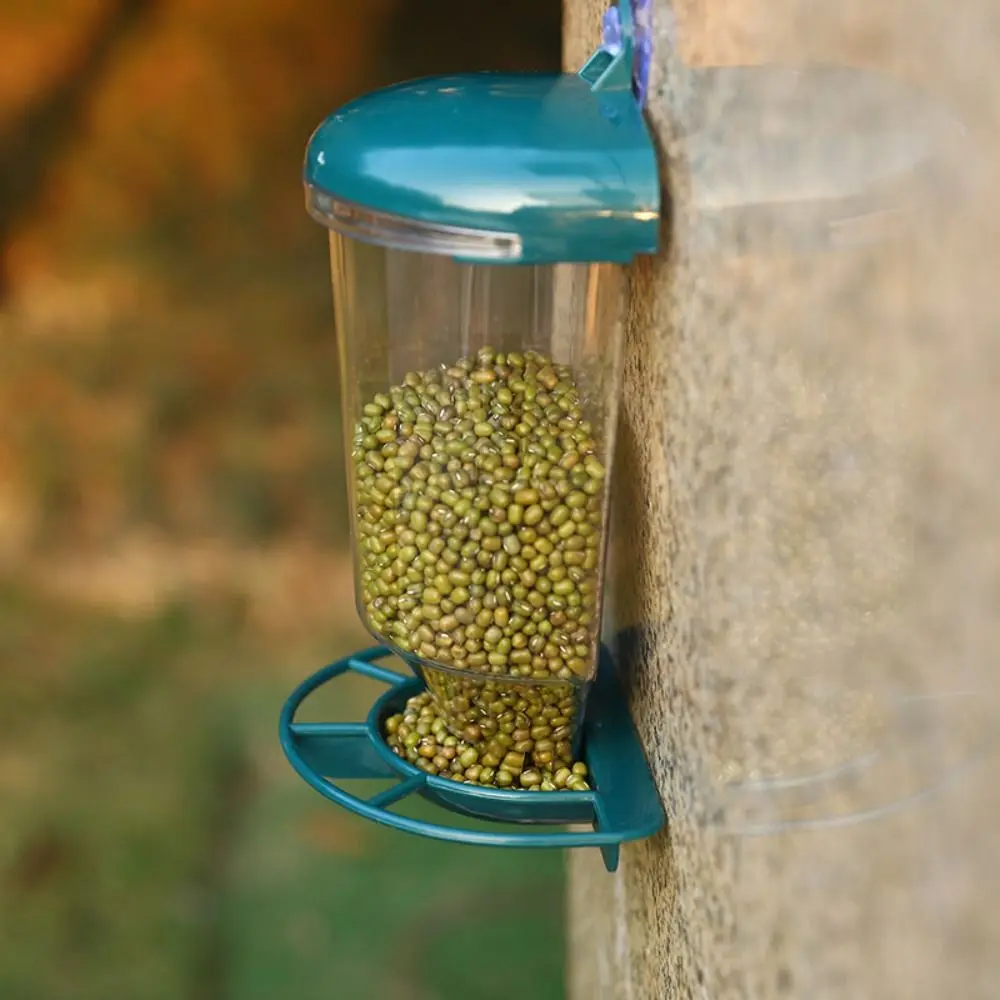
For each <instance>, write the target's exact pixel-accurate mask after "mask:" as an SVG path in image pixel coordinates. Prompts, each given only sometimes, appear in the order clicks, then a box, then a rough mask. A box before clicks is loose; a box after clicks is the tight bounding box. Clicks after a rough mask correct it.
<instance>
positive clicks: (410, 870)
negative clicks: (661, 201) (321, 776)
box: [0, 0, 563, 1000]
mask: <svg viewBox="0 0 1000 1000" xmlns="http://www.w3.org/2000/svg"><path fill="white" fill-rule="evenodd" d="M121 17H124V18H125V20H126V21H127V24H126V25H125V27H124V28H123V27H121V25H120V24H119V27H118V28H114V27H113V25H112V22H113V21H114V20H115V18H121ZM109 25H112V26H111V27H109ZM115 31H117V32H118V34H114V32H115ZM109 32H110V34H109ZM109 39H110V41H109ZM102 46H103V47H102ZM558 61H559V4H558V2H547V3H545V4H542V5H539V4H537V3H527V2H515V3H511V4H507V5H504V6H503V7H496V6H493V5H491V6H486V5H475V4H467V3H456V2H452V0H448V2H441V3H435V4H433V5H427V4H414V3H406V2H405V0H370V2H366V3H364V4H358V3H353V4H352V3H347V2H346V0H343V2H340V0H337V2H335V0H269V2H257V3H253V2H250V0H217V2H215V3H212V4H207V5H206V4H202V3H198V2H196V0H7V2H5V3H4V5H3V7H2V10H0V428H2V433H0V997H2V998H3V1000H61V998H64V997H66V998H69V997H73V998H74V1000H88V998H91V997H93V998H95V1000H96V998H101V1000H119V998H122V1000H124V998H132V997H142V998H143V1000H159V998H163V1000H200V998H202V997H204V998H209V997H211V998H213V1000H225V998H233V1000H250V998H257V997H260V998H264V997H272V996H279V995H281V996H284V995H295V996H298V997H300V998H303V1000H305V998H311V997H316V998H320V997H329V996H336V997H338V1000H340V998H343V1000H351V998H353V997H373V996H384V997H390V998H391V997H399V998H402V1000H408V998H415V1000H438V998H441V1000H444V998H450V997H457V996H464V997H470V998H480V997H481V998H484V1000H487V998H492V997H512V996H516V997H519V998H524V1000H530V998H532V997H539V998H542V997H544V998H546V1000H548V998H554V997H557V996H558V995H560V992H561V989H562V987H561V982H562V950H563V949H562V936H561V935H562V930H561V927H562V914H561V861H560V859H559V857H558V856H556V855H547V854H542V855H533V854H522V853H520V852H517V853H504V852H482V851H471V852H466V851H460V850H456V849H455V848H448V847H444V846H440V845H436V844H433V843H430V842H426V843H425V842H414V841H412V840H409V839H407V838H404V837H401V836H395V835H393V834H391V833H388V832H386V831H382V830H372V829H368V828H361V827H359V825H357V824H355V823H354V822H353V821H352V819H351V818H350V817H348V816H346V815H341V814H340V813H339V812H337V811H336V810H334V809H333V808H332V807H331V808H330V809H327V808H324V806H323V803H322V800H320V799H319V798H318V797H317V796H316V795H315V794H314V793H312V792H310V791H309V789H308V788H306V786H305V785H303V784H301V783H300V782H299V781H298V780H297V779H296V778H295V777H294V776H293V775H292V773H291V771H290V770H289V769H288V768H287V766H286V765H285V764H284V762H283V759H282V758H281V757H280V753H279V751H278V748H277V745H276V740H275V720H276V715H277V711H278V709H279V707H280V703H281V701H282V699H283V697H284V696H285V694H286V693H287V692H288V691H289V690H290V688H291V687H292V686H293V685H294V683H295V682H296V681H297V680H298V679H299V678H300V677H301V676H303V675H304V674H305V673H308V672H310V671H311V670H313V669H315V668H316V667H318V666H320V665H321V664H322V663H323V662H326V661H328V660H329V659H332V658H334V657H336V656H337V655H340V654H342V653H344V652H346V651H348V650H350V649H351V648H355V647H357V646H358V645H361V644H364V642H365V639H364V636H363V635H361V632H360V628H359V626H358V624H357V622H356V618H355V615H354V611H353V598H352V595H351V582H350V571H349V566H348V563H347V559H346V555H345V543H346V506H345V499H346V497H345V491H344V484H343V472H342V467H343V455H342V443H341V427H340V413H339V400H338V392H337V378H338V373H337V371H336V358H335V349H334V339H333V329H332V311H331V303H330V292H329V280H328V273H327V258H326V247H325V239H324V237H323V234H322V232H321V231H319V230H318V229H317V228H316V227H315V226H314V224H312V223H311V222H310V221H309V220H308V218H307V217H306V216H305V213H304V210H303V208H302V196H301V187H300V181H299V170H300V164H301V155H302V150H303V147H304V143H305V140H306V138H307V137H308V134H309V131H310V130H311V128H312V127H313V126H314V125H315V124H316V123H317V122H318V121H319V119H320V118H321V117H322V116H323V115H324V114H326V113H327V112H328V111H329V110H331V109H332V108H333V107H334V106H336V105H337V104H339V103H341V102H343V101H344V100H346V99H348V98H349V97H350V96H352V95H353V94H355V93H358V92H360V91H363V90H365V89H368V88H370V87H372V86H376V85H379V84H381V83H384V82H389V81H391V80H394V79H400V78H404V77H407V76H413V75H417V74H420V73H427V72H439V71H440V72H444V71H449V70H469V69H477V68H485V67H496V68H508V69H513V68H543V67H555V66H557V65H558ZM366 697H367V693H366V692H364V691H361V690H356V691H354V692H353V693H352V694H351V695H350V696H349V697H346V698H345V699H342V700H341V701H340V702H339V703H338V704H337V705H336V706H330V712H331V713H332V712H334V711H337V712H340V713H342V714H344V715H345V716H348V717H349V716H351V715H352V714H359V713H360V710H361V707H362V706H363V704H364V702H365V698H366ZM352 699H353V701H352ZM514 958H516V959H517V961H513V959H514ZM484 959H486V960H485V961H484ZM484 970H485V971H484Z"/></svg>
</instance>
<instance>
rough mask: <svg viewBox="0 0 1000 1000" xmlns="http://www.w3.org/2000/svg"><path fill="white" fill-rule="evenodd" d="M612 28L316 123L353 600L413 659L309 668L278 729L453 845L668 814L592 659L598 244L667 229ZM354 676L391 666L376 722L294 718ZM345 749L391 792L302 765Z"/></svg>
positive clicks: (616, 279) (600, 531)
mask: <svg viewBox="0 0 1000 1000" xmlns="http://www.w3.org/2000/svg"><path fill="white" fill-rule="evenodd" d="M621 27H622V32H621V38H620V39H619V41H618V44H617V45H616V46H615V47H614V48H613V49H604V48H602V49H600V50H598V52H597V53H595V55H594V56H593V57H592V58H591V59H590V60H589V61H588V63H587V65H586V66H585V67H584V68H583V70H582V71H581V72H580V74H579V75H574V74H556V75H546V76H543V75H535V74H531V75H517V76H507V75H498V74H473V75H466V76H452V77H441V78H434V79H428V80H418V81H415V82H411V83H406V84H401V85H398V86H395V87H390V88H388V89H386V90H383V91H380V92H376V93H373V94H369V95H366V96H364V97H361V98H359V99H358V100H355V101H353V102H351V103H350V104H348V105H347V106H345V107H344V108H342V109H341V110H340V111H338V112H337V113H335V114H333V115H332V116H331V117H329V118H328V119H327V120H326V121H325V122H324V123H323V124H322V125H321V126H320V127H319V128H318V129H317V130H316V132H315V134H314V135H313V137H312V139H311V141H310V144H309V149H308V152H307V157H306V167H305V181H306V200H307V206H308V209H309V211H310V213H311V214H312V216H313V217H314V218H315V219H317V220H318V221H319V222H321V223H322V224H323V225H324V226H325V227H326V228H327V229H328V230H329V231H330V249H331V262H332V272H333V286H334V303H335V310H336V319H337V328H338V338H339V346H340V360H341V376H342V380H343V382H342V396H343V405H344V422H345V425H346V427H347V433H348V449H349V451H350V453H351V461H350V463H349V467H348V487H349V491H350V496H351V512H352V519H353V531H352V538H353V550H354V559H355V584H356V598H357V606H358V611H359V614H360V616H361V618H362V620H363V622H364V623H365V625H366V627H367V628H368V630H369V631H370V632H371V633H372V635H373V636H375V638H376V639H377V640H378V641H379V642H380V643H382V644H384V646H385V647H386V648H387V649H390V650H391V651H392V652H393V653H395V654H396V655H398V656H399V657H401V658H402V659H403V660H404V661H405V662H406V663H407V664H408V665H409V666H410V667H411V668H412V669H413V670H414V672H415V673H416V674H417V675H418V677H419V680H414V681H412V682H410V683H409V684H406V685H401V684H400V683H399V681H398V678H396V677H395V675H391V676H387V675H386V674H385V672H384V671H379V670H377V669H376V668H374V667H373V666H371V665H370V663H369V659H370V658H369V659H366V658H365V657H354V658H349V659H348V660H347V661H344V662H343V663H341V664H339V665H337V666H335V667H333V668H328V670H327V671H324V672H323V673H321V674H320V675H317V677H315V678H313V679H312V680H311V681H309V682H307V683H306V685H305V686H304V687H303V688H301V689H300V690H299V692H298V693H297V694H296V695H295V696H293V698H292V701H291V702H290V703H289V705H290V706H291V707H289V708H286V713H285V716H284V717H283V723H282V726H283V729H282V733H283V740H284V745H285V748H286V751H288V753H289V756H290V758H291V760H292V762H293V764H294V765H295V766H296V768H297V769H298V770H299V771H300V773H302V774H303V775H304V776H305V777H306V778H307V780H308V781H309V782H310V783H311V784H312V785H313V786H314V787H316V788H318V789H319V790H320V791H322V792H323V793H324V794H326V795H327V796H328V797H330V798H332V799H334V801H338V802H340V803H341V804H343V805H348V806H349V807H351V808H354V809H355V810H356V811H358V812H360V813H362V814H363V815H366V816H369V818H373V819H378V820H380V821H382V822H391V823H392V825H396V826H398V827H400V828H401V829H407V830H409V831H410V832H419V833H430V834H431V835H434V836H439V837H445V838H446V839H461V840H467V841H469V842H478V843H500V844H504V845H512V844H533V845H535V846H545V845H549V846H572V845H574V844H577V845H579V844H596V845H599V846H601V847H602V848H605V849H606V855H605V857H606V861H607V862H608V864H609V865H611V864H612V863H613V859H614V857H615V856H616V852H615V850H614V847H613V845H615V844H617V843H618V842H620V841H622V840H625V839H630V838H633V837H635V836H645V835H648V834H650V833H652V832H653V831H654V830H655V829H656V828H657V827H658V826H659V825H660V823H661V822H662V811H661V810H660V808H659V804H658V802H657V801H656V796H655V792H654V791H653V790H652V785H651V781H650V778H649V774H648V771H647V769H646V764H645V761H644V759H643V757H642V754H641V751H640V750H639V749H638V744H637V742H636V739H635V736H634V734H633V733H632V731H631V723H630V722H629V719H628V716H627V713H625V712H624V709H623V708H622V707H621V703H620V699H618V698H617V696H616V694H615V691H616V689H615V686H614V680H613V678H612V677H611V675H610V674H609V673H608V671H609V670H610V667H609V666H608V665H607V664H605V665H604V667H603V668H602V669H603V674H604V676H600V677H599V676H598V663H599V661H600V655H599V653H600V642H599V635H600V619H601V605H602V591H603V579H602V574H603V563H604V551H605V535H606V523H607V517H606V512H607V506H608V497H609V476H608V474H607V470H609V469H610V468H611V460H612V449H613V444H614V437H615V425H616V416H617V408H618V398H619V394H620V386H621V364H622V328H621V319H622V313H623V310H622V307H621V306H622V302H621V296H622V292H623V287H624V283H623V280H622V279H623V274H622V269H621V268H620V267H617V266H615V265H618V264H622V263H627V262H628V261H631V260H632V259H633V258H634V257H635V256H636V255H637V254H644V253H653V252H655V251H656V249H657V246H658V238H659V225H660V194H659V178H658V176H657V168H656V157H655V154H654V150H653V146H652V143H651V141H650V138H649V135H648V133H647V131H646V127H645V123H644V122H643V118H642V115H641V112H640V110H639V108H638V106H637V103H636V101H635V98H634V96H633V93H632V89H631V88H632V62H633V44H632V30H631V16H630V13H629V6H628V4H627V3H626V4H624V5H623V6H622V9H621ZM566 303H568V305H564V304H566ZM345 669H354V670H360V671H361V672H363V673H368V674H369V675H373V676H379V677H381V678H382V679H388V680H391V681H392V683H393V687H392V688H391V690H390V692H389V693H388V694H387V695H386V696H385V697H384V698H382V699H381V700H380V701H379V702H378V703H377V705H376V707H375V709H373V712H372V714H371V716H370V718H369V723H368V725H367V727H364V726H359V727H354V728H353V729H350V730H349V731H345V730H342V729H339V728H338V727H332V728H330V727H327V728H326V729H324V730H323V731H322V732H321V733H317V732H316V731H310V730H308V729H303V728H302V727H297V728H296V727H294V726H293V725H292V723H291V714H292V713H293V712H294V706H295V704H297V700H301V698H302V697H303V696H304V695H305V694H306V693H308V691H309V690H311V689H312V687H314V686H316V685H317V684H319V683H323V682H325V680H327V679H329V678H330V677H332V676H334V675H335V674H336V673H338V672H342V671H343V670H345ZM421 682H422V683H423V685H426V687H427V688H428V689H429V690H430V692H431V693H432V694H433V696H434V705H435V711H436V712H437V713H438V714H437V717H436V718H434V719H433V723H434V726H433V728H432V726H431V721H432V720H431V717H430V716H427V717H426V718H425V717H423V716H421V717H420V718H419V719H417V718H416V717H414V718H415V721H414V724H413V727H412V731H411V726H410V724H409V723H407V722H406V721H405V719H404V720H403V722H400V721H399V720H398V718H395V717H394V718H395V722H394V725H397V726H399V727H400V732H402V727H403V726H405V727H406V730H407V731H406V733H405V739H402V740H401V739H399V738H398V737H397V734H396V733H395V731H393V733H392V734H391V736H390V737H389V740H390V742H391V747H392V748H394V749H395V750H396V751H397V753H393V752H392V749H391V748H390V746H389V745H387V743H386V742H385V741H384V740H383V734H382V732H381V731H380V729H379V727H380V725H382V724H383V723H385V722H386V719H387V718H388V717H389V716H392V714H393V713H392V712H390V711H389V709H390V707H391V708H393V709H394V710H395V711H396V713H399V712H401V711H402V710H403V709H404V708H405V707H406V705H407V698H408V697H410V696H413V695H416V694H418V693H419V692H420V691H421V690H422V689H423V688H422V684H421ZM592 687H594V688H595V689H596V691H597V694H596V695H595V698H594V699H593V700H592V702H591V704H590V705H589V706H588V710H587V713H588V714H587V717H586V720H584V717H583V711H584V705H585V702H586V699H587V696H588V693H589V692H590V689H591V688H592ZM411 704H412V703H411ZM421 720H422V721H421ZM460 740H463V741H467V743H468V745H466V743H460V742H459V741H460ZM317 741H318V742H317ZM317 747H319V748H320V751H321V752H320V751H317ZM463 748H464V749H463ZM581 748H582V753H583V754H584V760H583V761H577V762H576V768H577V770H576V772H573V771H572V770H571V769H570V765H572V764H573V763H574V755H576V754H577V753H579V752H581ZM466 758H468V760H470V761H474V763H471V764H469V765H468V766H467V767H466V765H465V764H464V760H465V759H466ZM362 761H363V762H364V763H365V764H366V766H368V765H370V768H369V769H368V770H366V771H365V773H368V774H374V773H380V774H383V775H385V774H389V773H396V774H398V775H399V776H400V777H401V778H402V781H401V783H400V785H398V786H397V787H396V789H394V790H392V791H390V792H387V793H384V794H383V795H381V796H376V797H375V799H373V800H372V801H371V802H369V803H368V804H367V805H365V804H361V803H360V802H359V800H354V799H350V798H349V797H347V796H346V795H345V794H343V793H341V792H339V791H338V790H336V788H335V786H332V785H331V784H329V783H328V782H325V781H324V779H323V778H320V777H319V776H318V775H319V773H320V772H322V773H323V774H324V775H325V776H326V777H330V776H333V777H337V776H347V775H349V774H351V773H353V771H354V770H356V768H354V766H353V764H352V762H353V763H354V764H359V762H362ZM314 766H315V767H319V768H320V771H316V770H314V769H313V767H314ZM584 774H586V775H587V777H586V779H585V778H584V777H583V775H584ZM567 775H568V777H567ZM588 781H589V782H590V787H588V784H587V782H588ZM494 786H495V787H494ZM416 790H419V791H420V792H421V794H423V795H425V796H426V797H429V798H431V799H433V800H434V801H435V802H437V803H438V804H439V805H442V806H444V807H446V808H448V809H451V810H453V811H456V812H460V813H465V814H470V815H476V816H480V817H482V818H486V819H506V820H516V821H519V822H556V823H576V822H580V821H586V820H590V821H592V822H593V823H594V824H595V828H596V829H595V832H594V833H592V834H577V833H567V834H562V835H556V834H549V833H546V834H518V835H508V834H502V835H501V834H486V833H477V834H476V835H473V834H469V833H467V832H464V831H458V830H450V828H443V827H428V826H425V825H423V824H417V823H414V822H410V823H409V825H407V824H406V823H404V822H403V821H402V820H396V819H389V818H387V817H388V816H389V814H388V813H386V812H385V811H384V807H385V806H387V805H388V804H389V803H391V802H392V801H394V800H395V799H396V798H398V797H400V796H402V795H406V794H408V793H409V792H411V791H416ZM528 792H533V793H535V794H528ZM623 792H627V794H626V795H625V796H624V799H623V798H622V793H623ZM626 800H627V801H626Z"/></svg>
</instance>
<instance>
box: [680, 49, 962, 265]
mask: <svg viewBox="0 0 1000 1000" xmlns="http://www.w3.org/2000/svg"><path fill="white" fill-rule="evenodd" d="M680 89H681V90H682V92H683V93H685V95H686V99H685V100H684V101H682V106H681V107H680V108H679V109H678V115H679V117H680V119H681V121H680V123H679V133H680V135H679V139H678V142H679V149H680V152H681V159H682V160H683V161H684V163H685V167H684V169H685V170H687V171H688V172H689V174H690V176H689V183H690V187H691V190H690V204H691V206H692V210H693V238H694V246H695V247H696V249H698V250H699V251H708V252H711V253H719V254H723V255H731V254H735V253H755V252H766V251H781V250H798V251H805V252H811V251H822V250H838V249H849V248H851V247H860V246H866V245H871V244H877V243H879V242H882V241H884V240H885V239H888V238H890V237H893V236H899V235H901V234H905V233H906V232H908V231H909V230H910V229H911V228H912V227H913V226H914V225H915V223H916V220H918V219H919V218H920V217H921V216H926V215H928V214H929V212H930V211H931V210H932V208H933V206H934V204H935V202H936V201H939V200H940V199H941V198H942V196H943V195H950V194H952V193H953V192H951V191H949V186H953V185H954V183H955V166H956V164H957V163H959V162H961V157H960V154H959V152H958V150H960V149H962V148H963V147H964V144H965V141H966V136H965V131H964V129H963V128H962V127H961V125H960V124H959V123H958V122H957V121H956V120H955V119H954V118H952V117H951V116H950V115H949V113H948V112H947V110H946V109H944V108H943V107H941V106H939V105H938V104H936V103H935V102H934V101H932V100H930V99H929V98H928V97H927V96H926V95H921V94H918V93H916V92H914V91H913V90H911V89H909V88H907V87H905V86H903V85H901V84H898V83H896V82H894V81H893V80H891V79H890V78H888V77H885V76H882V75H880V74H877V73H871V72H867V71H864V70H860V69H855V68H848V67H836V66H804V67H800V68H793V67H780V66H732V67H706V68H699V69H690V70H687V71H686V72H685V79H684V85H683V87H681V88H680Z"/></svg>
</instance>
